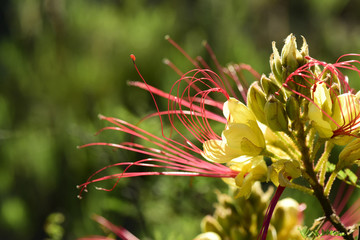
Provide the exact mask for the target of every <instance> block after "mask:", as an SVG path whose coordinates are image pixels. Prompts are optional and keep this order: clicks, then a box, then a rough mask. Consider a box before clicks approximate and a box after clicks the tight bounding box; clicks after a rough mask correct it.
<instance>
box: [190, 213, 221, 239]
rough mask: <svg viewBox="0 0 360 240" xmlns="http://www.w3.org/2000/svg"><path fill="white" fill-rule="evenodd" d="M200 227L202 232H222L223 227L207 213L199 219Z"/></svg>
mask: <svg viewBox="0 0 360 240" xmlns="http://www.w3.org/2000/svg"><path fill="white" fill-rule="evenodd" d="M201 229H202V231H203V232H215V233H221V232H223V228H222V226H221V225H220V224H219V222H218V221H216V219H215V218H214V217H213V216H209V215H207V216H205V217H204V218H203V220H202V221H201ZM196 239H197V238H196ZM200 239H201V238H200Z"/></svg>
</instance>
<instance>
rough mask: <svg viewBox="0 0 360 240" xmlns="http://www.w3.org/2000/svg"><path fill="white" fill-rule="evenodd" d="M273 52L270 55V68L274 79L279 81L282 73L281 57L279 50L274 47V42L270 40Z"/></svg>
mask: <svg viewBox="0 0 360 240" xmlns="http://www.w3.org/2000/svg"><path fill="white" fill-rule="evenodd" d="M272 49H273V53H272V54H271V56H270V68H271V72H272V73H273V74H274V76H275V78H276V80H277V81H278V82H279V83H281V82H282V80H283V79H282V73H283V66H282V64H281V57H280V55H279V51H278V49H277V48H276V43H275V42H272Z"/></svg>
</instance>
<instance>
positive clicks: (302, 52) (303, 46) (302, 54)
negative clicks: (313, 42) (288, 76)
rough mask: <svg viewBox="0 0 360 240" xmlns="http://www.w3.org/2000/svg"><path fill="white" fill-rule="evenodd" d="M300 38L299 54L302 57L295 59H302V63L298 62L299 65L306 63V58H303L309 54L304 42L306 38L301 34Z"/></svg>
mask: <svg viewBox="0 0 360 240" xmlns="http://www.w3.org/2000/svg"><path fill="white" fill-rule="evenodd" d="M301 38H302V40H303V44H302V46H301V50H300V55H301V56H302V58H299V57H298V58H297V61H298V62H299V63H300V60H301V59H302V63H300V65H303V64H306V62H307V61H308V60H306V59H305V57H306V56H309V46H308V44H307V42H306V39H305V38H304V37H303V36H301Z"/></svg>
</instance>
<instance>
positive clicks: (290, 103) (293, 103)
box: [286, 95, 300, 121]
mask: <svg viewBox="0 0 360 240" xmlns="http://www.w3.org/2000/svg"><path fill="white" fill-rule="evenodd" d="M286 113H287V115H288V117H289V118H290V120H292V121H295V120H297V119H299V116H300V106H299V102H298V101H297V100H296V98H295V97H294V96H292V95H291V96H290V97H289V98H288V99H287V101H286Z"/></svg>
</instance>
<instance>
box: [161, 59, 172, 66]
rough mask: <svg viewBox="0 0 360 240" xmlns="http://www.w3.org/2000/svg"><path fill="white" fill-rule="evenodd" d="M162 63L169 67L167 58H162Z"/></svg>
mask: <svg viewBox="0 0 360 240" xmlns="http://www.w3.org/2000/svg"><path fill="white" fill-rule="evenodd" d="M162 62H163V63H164V64H166V65H169V63H170V60H169V59H167V58H164V59H163V60H162Z"/></svg>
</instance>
